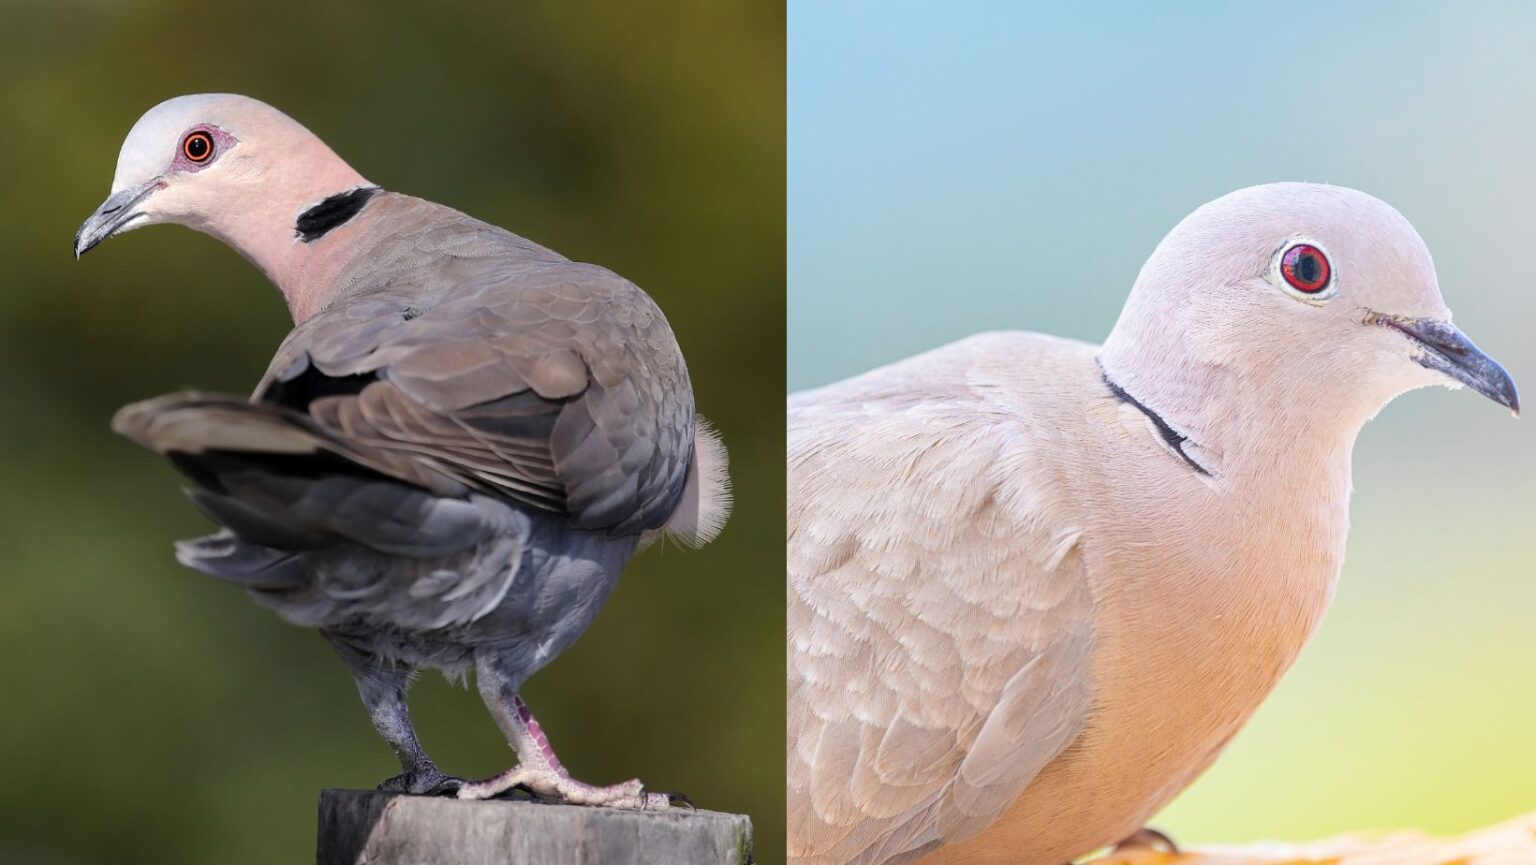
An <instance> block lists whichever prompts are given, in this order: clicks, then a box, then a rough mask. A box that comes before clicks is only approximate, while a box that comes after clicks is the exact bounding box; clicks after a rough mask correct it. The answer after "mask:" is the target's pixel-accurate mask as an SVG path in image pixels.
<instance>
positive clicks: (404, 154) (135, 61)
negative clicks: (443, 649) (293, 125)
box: [0, 0, 784, 865]
mask: <svg viewBox="0 0 1536 865" xmlns="http://www.w3.org/2000/svg"><path fill="white" fill-rule="evenodd" d="M0 32H3V33H4V35H5V39H4V46H5V50H4V51H3V52H0V81H4V82H5V84H3V85H0V164H3V165H4V166H5V167H6V168H5V172H4V175H5V181H4V191H3V192H0V197H3V200H4V206H3V207H0V260H3V261H4V262H5V267H4V275H3V276H0V369H3V370H5V373H4V378H3V387H0V418H3V427H0V481H3V484H4V495H3V496H0V548H3V550H4V553H5V558H4V563H5V564H4V574H3V576H0V658H4V661H3V663H0V779H3V783H0V863H13V862H14V863H38V865H52V863H202V862H220V863H228V865H233V863H252V865H255V863H260V865H271V863H284V862H304V861H312V859H313V855H314V854H313V844H314V809H315V800H316V794H317V793H318V791H319V790H320V788H322V787H327V786H343V787H368V786H372V785H373V784H375V783H377V782H378V781H380V780H382V779H383V778H385V777H386V776H388V775H391V774H393V773H394V772H395V771H397V768H396V765H395V763H394V759H393V757H392V755H391V754H390V752H389V749H388V748H387V747H386V746H385V745H384V744H383V742H382V741H380V740H379V739H378V737H377V736H376V735H375V734H374V733H373V731H372V729H371V728H370V726H369V724H368V719H367V716H366V714H365V713H364V711H363V708H362V706H361V704H360V703H359V701H358V699H357V696H356V693H355V691H354V690H353V686H352V683H351V681H350V679H349V677H348V675H347V673H346V671H345V670H344V669H343V667H342V665H341V664H340V663H339V662H338V661H337V660H336V659H335V658H334V657H333V656H332V654H331V652H330V649H328V648H327V647H326V646H325V645H324V643H323V642H322V641H321V640H320V639H319V638H318V637H316V636H315V635H314V634H313V633H310V632H307V631H304V630H300V629H297V628H293V627H290V626H287V625H284V624H282V623H281V622H279V621H278V620H277V619H276V618H275V617H273V616H272V615H271V614H270V613H268V612H267V611H265V610H262V609H259V608H258V607H257V606H256V605H255V604H253V603H251V602H250V601H249V600H248V599H247V598H245V597H244V596H243V594H242V593H241V592H239V591H236V590H233V589H231V588H230V587H228V586H225V585H220V584H217V583H216V581H214V580H212V579H209V578H207V577H203V576H200V575H198V574H194V573H192V572H190V571H186V570H183V569H182V568H180V567H179V566H178V565H177V564H176V563H175V562H174V561H173V560H172V558H171V548H170V544H171V541H172V540H173V539H176V538H182V537H189V536H194V535H197V534H202V533H204V532H205V531H206V530H207V528H208V526H207V524H206V523H205V522H204V521H203V520H202V519H201V518H200V517H199V516H198V515H197V514H195V513H194V512H193V510H192V509H191V507H190V506H189V505H188V504H186V502H185V501H184V500H183V499H182V497H181V495H180V493H179V492H178V485H177V482H176V480H175V477H174V475H173V473H172V472H171V471H170V470H169V468H168V467H166V466H165V465H163V464H161V463H160V461H158V460H156V459H154V458H153V457H151V456H150V455H149V454H146V453H144V452H141V451H139V450H137V449H136V448H134V447H132V446H130V445H129V444H128V443H126V442H125V441H122V440H119V439H117V438H116V437H114V436H112V435H111V434H110V433H109V432H108V430H107V422H108V419H109V418H110V417H111V415H112V412H113V411H114V410H115V409H116V408H117V407H118V406H119V405H121V404H123V403H126V402H130V401H133V400H136V399H139V398H142V397H147V396H151V395H154V394H158V393H161V392H165V391H170V390H175V389H178V388H182V387H189V386H196V387H198V388H202V389H208V390H220V391H229V392H235V393H246V392H248V391H249V390H250V388H251V386H252V385H253V384H254V382H255V381H256V379H257V378H258V377H259V376H260V374H261V372H262V370H263V369H264V367H265V365H266V361H267V359H268V357H269V356H270V354H271V352H272V350H273V349H274V348H275V347H276V345H277V343H278V341H279V340H280V339H281V338H282V337H283V335H284V334H285V333H286V332H287V330H288V328H289V327H290V322H289V321H288V319H287V316H286V311H285V310H284V308H283V305H282V302H281V300H280V299H279V298H278V296H277V294H276V292H275V291H274V290H273V289H272V288H271V287H270V286H269V285H268V284H266V282H265V281H264V279H263V278H262V276H261V275H260V274H259V273H258V272H257V271H256V270H254V269H253V268H252V267H250V266H249V265H247V264H246V263H245V262H244V261H243V260H241V259H240V258H239V257H238V256H237V255H236V254H235V253H233V252H232V251H230V250H228V249H226V248H225V247H223V246H222V245H220V244H218V243H217V242H215V241H214V240H212V239H210V238H207V237H204V236H202V235H198V234H194V233H192V232H189V231H187V230H185V229H180V228H154V229H151V230H145V231H140V232H135V233H133V234H131V235H127V236H126V237H123V238H119V239H115V240H113V241H111V242H109V243H107V244H106V245H104V246H102V247H101V248H99V249H98V250H96V251H95V252H93V253H92V254H91V255H89V256H87V257H86V258H85V259H84V260H83V261H81V262H80V263H78V264H77V263H76V262H75V261H73V260H72V258H71V256H70V254H69V252H68V251H67V246H68V242H69V241H70V240H71V239H72V236H73V233H74V230H75V228H76V227H77V226H78V225H79V223H80V221H81V220H82V219H84V218H85V217H86V216H87V215H88V214H89V213H90V212H91V211H92V210H93V209H94V208H95V207H96V205H97V204H99V203H100V202H101V200H102V199H103V198H104V197H105V195H106V194H107V191H108V188H109V186H110V181H111V177H112V173H113V166H114V163H115V161H116V158H117V150H118V146H119V144H120V143H121V141H122V138H123V136H124V135H125V134H126V133H127V131H128V128H129V127H130V126H131V125H132V124H133V122H134V121H135V120H136V119H137V118H138V116H139V115H140V114H141V113H143V112H144V111H145V110H147V109H148V108H149V107H150V106H152V105H154V104H155V103H157V102H159V101H160V100H162V99H165V98H167V97H170V96H174V95H178V94H182V93H195V92H208V91H233V92H240V93H246V94H249V95H252V96H256V97H258V98H262V99H264V100H266V101H268V102H271V103H272V104H274V105H276V106H278V107H279V108H281V109H283V110H285V111H287V112H288V113H289V114H291V115H292V116H294V117H295V118H297V119H298V120H299V121H300V122H303V123H305V124H306V125H308V126H309V127H310V128H311V129H313V130H314V131H315V132H316V133H317V134H319V135H320V136H321V137H322V138H324V139H325V140H326V141H328V142H329V143H330V144H331V145H332V146H333V147H334V148H335V149H336V150H337V151H338V152H339V153H341V154H342V155H343V156H344V157H345V158H347V159H348V160H349V161H351V162H352V164H353V165H354V166H356V167H357V168H358V169H359V170H360V171H361V172H362V173H363V174H364V175H365V176H367V177H369V178H370V179H372V180H374V181H375V182H378V183H380V184H382V185H384V186H385V187H387V188H391V189H396V190H399V191H403V192H409V193H411V194H415V195H420V196H423V197H426V198H430V199H434V200H437V201H441V202H444V203H447V204H450V205H452V206H455V207H458V208H460V209H462V210H464V211H466V212H468V213H470V214H472V215H474V216H477V217H480V218H482V219H486V220H488V221H490V222H493V223H496V224H498V225H503V226H506V227H508V228H510V229H512V230H514V231H517V232H519V233H521V234H524V235H526V236H528V237H531V238H533V239H535V240H537V241H539V242H541V243H544V244H547V245H549V246H551V247H553V248H555V249H557V250H559V251H561V252H563V253H565V254H567V255H569V256H571V257H573V258H576V259H579V260H585V261H594V262H598V263H601V264H604V265H606V266H609V267H611V268H613V269H615V270H617V271H618V272H620V273H622V274H624V275H626V276H628V277H629V278H631V279H633V280H634V281H635V282H637V283H638V284H639V285H641V286H642V287H644V288H646V289H647V290H648V291H649V292H650V293H651V294H652V295H653V296H654V297H655V298H656V299H657V301H658V302H659V303H660V304H661V306H662V307H663V308H664V309H665V310H666V312H667V315H668V317H669V318H670V320H671V322H672V325H673V327H674V328H675V329H676V331H677V334H678V337H679V340H680V341H681V343H682V345H683V347H684V350H685V352H686V354H687V356H688V359H689V361H690V366H691V368H692V371H693V377H694V386H695V389H696V392H697V397H698V404H699V406H700V408H701V410H702V411H703V412H704V413H705V414H706V415H707V416H708V417H709V418H710V419H711V420H713V421H714V422H715V424H716V425H717V426H718V427H719V429H720V430H721V432H722V433H723V435H724V437H725V441H726V444H727V445H728V446H729V448H730V451H731V457H732V463H731V467H732V475H733V479H734V481H735V490H736V496H737V498H736V502H737V504H736V511H735V514H734V515H733V517H732V520H731V523H730V524H729V525H728V526H727V528H726V530H725V533H724V535H722V537H721V538H720V539H719V540H718V541H716V542H715V543H714V544H713V545H711V546H709V547H706V548H705V549H703V550H700V551H697V552H684V551H681V550H677V549H665V550H662V549H656V550H652V551H650V552H648V553H646V554H644V555H643V556H641V557H640V558H639V559H638V560H637V561H636V562H635V563H634V565H633V566H632V567H631V568H630V569H629V571H628V573H627V574H626V576H625V579H624V580H623V581H622V582H621V583H620V586H619V589H618V591H617V592H616V594H615V596H614V598H613V600H612V602H611V603H610V604H609V605H608V609H607V610H606V611H605V613H604V614H603V615H602V616H600V617H599V619H598V621H597V623H596V625H594V627H593V628H592V630H591V631H590V632H589V634H588V635H587V636H586V638H584V639H583V640H581V641H580V642H579V643H578V644H577V645H576V646H575V647H574V648H573V649H572V650H570V651H569V652H567V653H566V654H565V655H564V656H563V657H561V658H560V659H558V660H557V661H556V662H555V663H554V664H552V665H551V666H550V667H549V668H548V669H547V670H546V671H544V672H543V673H541V674H540V675H538V676H536V677H534V679H533V680H532V682H531V684H530V685H529V687H528V689H527V696H528V699H529V702H530V704H531V705H532V706H533V707H534V709H535V711H536V712H538V714H539V717H540V719H541V720H542V721H543V725H544V729H545V730H546V731H547V732H548V733H549V735H550V737H551V739H552V741H553V742H554V744H555V745H556V747H557V748H558V749H559V751H560V754H561V756H562V757H563V758H564V760H565V762H566V764H567V765H568V766H569V767H570V768H571V769H572V771H573V772H574V773H575V774H577V775H578V776H579V777H581V778H583V779H586V780H591V781H598V782H609V781H619V780H623V779H625V778H629V777H634V776H639V777H641V778H643V779H645V780H646V781H647V782H648V783H649V784H651V785H652V787H653V789H664V790H682V791H685V792H687V793H689V794H690V795H691V796H693V797H694V799H695V800H696V801H697V802H698V803H699V804H700V806H701V807H707V808H713V809H719V810H726V811H739V812H747V813H750V814H751V815H752V816H753V818H754V819H755V821H756V825H757V831H758V837H759V845H760V851H761V854H762V861H764V862H773V861H776V860H780V859H782V856H783V842H782V837H783V774H782V773H783V751H782V749H783V721H782V718H783V705H784V704H783V693H784V692H783V688H782V682H783V648H782V647H783V642H782V641H783V626H782V623H783V618H782V615H783V614H782V609H783V607H782V606H781V604H782V603H783V600H782V598H783V594H782V588H781V586H782V582H781V581H782V570H781V568H780V564H779V563H780V561H781V560H782V559H781V557H782V550H783V547H782V546H781V545H782V543H783V540H782V539H783V535H782V532H781V527H782V520H783V511H782V507H781V503H782V501H783V462H782V454H783V415H782V410H781V408H780V403H779V399H778V394H780V393H782V392H783V388H784V378H783V376H784V372H783V365H782V363H781V361H782V358H783V351H784V306H783V284H784V221H783V220H784V198H783V194H784V193H783V190H784V65H783V64H784V54H783V49H784V9H783V5H782V3H781V2H777V0H764V2H730V3H720V2H713V0H690V2H672V3H666V4H641V3H606V2H596V0H594V2H572V0H546V2H511V3H492V2H486V3H475V4H468V3H448V4H424V3H409V2H392V3H378V2H370V3H362V2H326V3H306V4H281V3H278V4H274V3H263V4H242V3H234V4H231V3H198V2H154V3H149V2H135V3H131V4H130V3H107V2H63V3H60V2H48V3H43V2H15V0H0ZM413 708H414V710H415V715H416V718H417V721H418V725H419V728H420V731H421V734H422V737H423V739H424V741H425V744H426V746H427V747H428V748H429V749H430V751H431V752H432V754H433V755H434V756H435V757H436V758H437V760H438V762H439V764H440V765H442V766H443V768H444V769H446V770H447V771H450V772H454V773H459V774H465V775H469V776H485V775H489V774H492V773H494V772H498V771H500V770H502V769H504V768H506V767H507V766H508V765H510V764H511V762H512V753H511V751H510V750H509V749H508V748H507V747H506V745H505V743H504V742H503V740H502V739H501V737H500V735H499V734H498V732H497V730H496V728H495V725H494V723H493V722H492V720H491V718H490V717H489V715H488V714H487V713H486V712H485V710H484V708H483V707H482V706H481V704H480V700H479V697H478V696H477V695H476V694H474V693H473V692H472V691H465V690H462V689H457V688H453V687H450V686H447V685H445V684H444V683H443V682H442V681H441V679H440V678H438V677H437V676H435V675H430V676H428V677H427V678H425V679H423V681H422V682H421V684H420V685H419V686H418V689H417V691H416V695H415V700H414V702H413Z"/></svg>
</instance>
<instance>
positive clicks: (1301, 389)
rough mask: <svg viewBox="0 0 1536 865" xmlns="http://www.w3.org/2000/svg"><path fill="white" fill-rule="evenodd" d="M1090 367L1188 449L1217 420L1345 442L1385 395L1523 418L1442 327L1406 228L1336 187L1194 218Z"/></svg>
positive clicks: (1477, 359)
mask: <svg viewBox="0 0 1536 865" xmlns="http://www.w3.org/2000/svg"><path fill="white" fill-rule="evenodd" d="M1099 363H1100V366H1101V367H1102V368H1103V371H1104V374H1105V377H1106V378H1107V379H1108V380H1109V381H1110V382H1112V383H1113V384H1114V385H1115V386H1116V387H1118V388H1120V389H1122V390H1123V391H1124V392H1125V393H1126V394H1127V395H1128V396H1130V397H1131V398H1132V399H1134V400H1136V401H1137V402H1138V403H1141V404H1142V405H1144V406H1146V407H1147V408H1149V409H1151V410H1152V411H1155V412H1158V413H1159V415H1160V416H1162V417H1163V418H1164V419H1166V420H1168V421H1169V422H1170V424H1172V425H1173V426H1174V428H1175V430H1176V431H1177V432H1179V433H1180V434H1188V435H1189V436H1190V437H1191V438H1194V439H1196V440H1197V441H1198V440H1199V439H1200V438H1202V437H1203V438H1205V439H1207V440H1209V441H1215V440H1218V439H1221V438H1223V437H1224V435H1223V434H1224V433H1230V432H1231V430H1230V429H1225V430H1224V429H1220V428H1219V427H1222V426H1224V425H1225V426H1228V427H1230V426H1233V425H1236V426H1246V427H1248V428H1249V429H1250V430H1251V431H1254V432H1261V433H1263V434H1275V433H1283V434H1286V435H1295V436H1329V435H1330V434H1331V433H1334V432H1339V433H1341V434H1343V435H1344V436H1345V437H1346V438H1347V440H1348V441H1353V435H1354V433H1355V432H1358V430H1359V428H1360V426H1362V425H1364V423H1365V422H1366V421H1367V420H1369V419H1370V418H1371V417H1372V416H1373V415H1375V413H1376V412H1377V411H1379V410H1380V409H1381V408H1382V406H1384V405H1385V404H1386V403H1387V402H1388V401H1390V400H1391V399H1392V398H1393V397H1395V396H1397V395H1399V394H1401V393H1403V392H1405V391H1408V390H1412V389H1414V388H1418V387H1424V386H1427V385H1434V384H1439V385H1445V386H1448V387H1460V386H1462V385H1465V386H1467V387H1470V388H1472V389H1473V390H1476V391H1477V392H1479V393H1481V394H1483V395H1484V396H1486V397H1488V398H1490V399H1492V400H1493V401H1495V402H1497V403H1499V404H1500V405H1503V406H1506V407H1508V408H1510V409H1511V410H1514V411H1518V409H1519V397H1518V395H1517V394H1516V391H1515V384H1514V381H1513V380H1512V379H1511V378H1510V376H1509V375H1508V373H1506V372H1505V371H1504V369H1503V368H1502V367H1500V366H1499V365H1498V364H1497V363H1495V362H1494V361H1493V359H1492V358H1490V357H1488V356H1487V355H1486V354H1484V353H1483V352H1481V351H1479V350H1478V349H1477V347H1476V346H1474V345H1473V344H1472V342H1471V341H1470V340H1469V339H1468V338H1467V337H1466V336H1465V335H1464V334H1462V333H1461V331H1459V330H1457V329H1456V328H1455V327H1454V326H1453V325H1452V324H1451V313H1450V310H1448V309H1447V308H1446V306H1445V301H1444V300H1443V299H1442V298H1441V296H1440V287H1439V284H1438V282H1437V280H1436V278H1435V268H1434V264H1433V262H1432V261H1431V260H1430V256H1429V250H1428V249H1426V248H1425V246H1424V242H1423V241H1422V240H1421V239H1420V238H1419V235H1418V233H1417V232H1415V231H1414V230H1413V226H1411V225H1409V223H1408V220H1406V219H1404V218H1403V216H1402V215H1401V214H1399V213H1398V212H1397V211H1396V210H1393V209H1392V208H1391V207H1389V206H1387V205H1386V204H1384V203H1382V202H1381V201H1378V200H1377V199H1375V198H1372V197H1371V196H1369V195H1366V194H1364V193H1361V192H1356V191H1354V190H1351V189H1345V188H1342V187H1337V186H1323V185H1317V184H1307V183H1281V184H1272V185H1268V186H1256V187H1252V188H1249V189H1243V190H1239V191H1238V192H1234V193H1232V194H1230V195H1226V196H1223V197H1222V198H1219V199H1217V200H1215V201H1213V202H1211V203H1209V204H1207V205H1205V206H1203V207H1201V208H1200V209H1199V210H1196V211H1195V212H1194V213H1192V214H1190V215H1189V216H1188V217H1186V218H1185V219H1184V221H1183V222H1181V223H1179V225H1178V226H1177V227H1176V228H1174V230H1173V231H1172V232H1170V233H1169V234H1168V236H1167V237H1166V238H1164V239H1163V242H1162V243H1160V244H1159V245H1158V247H1157V249H1156V251H1154V252H1153V253H1152V257H1151V258H1149V259H1148V260H1147V263H1146V264H1145V266H1143V268H1142V270H1141V274H1140V275H1139V276H1138V277H1137V280H1136V284H1135V286H1134V288H1133V289H1132V290H1131V296H1130V298H1129V299H1128V300H1127V301H1126V305H1125V309H1124V310H1123V312H1122V313H1121V315H1120V319H1119V321H1118V322H1117V323H1116V325H1115V328H1114V331H1113V332H1112V333H1111V334H1110V337H1109V339H1107V340H1106V341H1105V343H1104V347H1103V349H1102V350H1101V352H1100V355H1099ZM1180 422H1182V423H1180ZM1277 424H1279V425H1288V426H1287V427H1286V428H1285V429H1283V430H1281V429H1276V425H1277ZM1226 437H1228V438H1230V436H1226ZM1335 437H1337V436H1335ZM1229 444H1230V443H1229ZM1225 449H1226V450H1230V449H1231V448H1230V447H1227V448H1225Z"/></svg>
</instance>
